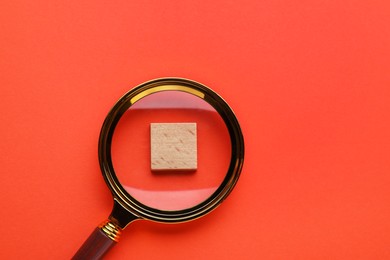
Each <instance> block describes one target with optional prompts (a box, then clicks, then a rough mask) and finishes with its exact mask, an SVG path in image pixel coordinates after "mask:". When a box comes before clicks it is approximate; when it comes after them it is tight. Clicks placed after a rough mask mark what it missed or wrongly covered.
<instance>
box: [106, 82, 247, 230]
mask: <svg viewBox="0 0 390 260" xmlns="http://www.w3.org/2000/svg"><path fill="white" fill-rule="evenodd" d="M243 157H244V144H243V137H242V134H241V130H240V127H239V124H238V122H237V119H236V117H235V116H234V113H233V111H232V110H231V109H230V107H229V106H228V105H227V104H226V102H225V101H224V100H223V99H222V98H221V97H219V96H218V95H217V94H216V93H215V92H213V91H212V90H210V89H209V88H207V87H205V86H204V85H202V84H200V83H197V82H194V81H190V80H186V79H178V78H164V79H157V80H154V81H150V82H146V83H144V84H142V85H140V86H138V87H136V88H135V89H133V90H131V91H129V92H128V93H126V94H125V95H124V96H123V97H122V98H121V99H120V100H119V101H118V102H117V103H116V105H115V106H114V107H113V109H112V110H111V111H110V112H109V114H108V116H107V118H106V120H105V122H104V124H103V127H102V131H101V135H100V139H99V161H100V165H101V169H102V172H103V175H104V177H105V180H106V182H107V184H108V186H109V188H110V189H111V191H112V193H113V196H114V199H115V200H116V201H117V202H119V203H120V204H121V205H122V206H123V207H124V208H126V209H127V210H128V211H130V212H131V213H133V214H134V215H136V216H137V217H140V218H144V219H150V220H156V221H164V222H180V221H187V220H190V219H193V218H196V217H199V216H201V215H203V214H205V213H207V212H209V211H210V210H212V209H214V208H215V207H216V206H217V205H219V203H220V202H222V200H223V199H224V198H225V197H226V196H227V195H228V194H229V193H230V191H231V189H232V188H233V187H234V185H235V183H236V182H237V180H238V177H239V174H240V171H241V168H242V164H243Z"/></svg>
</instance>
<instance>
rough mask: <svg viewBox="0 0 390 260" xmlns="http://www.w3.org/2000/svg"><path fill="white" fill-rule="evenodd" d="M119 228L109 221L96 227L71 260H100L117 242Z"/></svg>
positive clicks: (119, 232)
mask: <svg viewBox="0 0 390 260" xmlns="http://www.w3.org/2000/svg"><path fill="white" fill-rule="evenodd" d="M120 234H121V228H120V227H118V226H117V225H115V224H114V223H112V222H111V221H110V220H107V221H105V222H103V223H102V224H101V225H100V226H99V227H97V228H96V229H95V230H94V231H93V232H92V234H91V235H90V236H89V237H88V239H87V240H86V241H85V242H84V244H83V245H82V246H81V247H80V249H79V250H78V251H77V252H76V254H75V255H74V256H73V258H72V259H73V260H81V259H83V260H86V259H101V258H102V257H103V255H104V254H105V253H107V252H108V250H109V249H110V248H112V247H113V246H114V245H116V243H117V242H118V241H119V237H120Z"/></svg>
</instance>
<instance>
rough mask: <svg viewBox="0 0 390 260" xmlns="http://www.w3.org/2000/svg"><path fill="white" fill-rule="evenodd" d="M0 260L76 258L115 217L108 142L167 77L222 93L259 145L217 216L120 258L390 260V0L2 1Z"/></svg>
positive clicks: (137, 234) (148, 226)
mask: <svg viewBox="0 0 390 260" xmlns="http://www.w3.org/2000/svg"><path fill="white" fill-rule="evenodd" d="M0 6H1V8H0V10H1V15H0V35H1V40H0V73H1V74H0V88H1V96H0V101H1V102H0V109H1V121H0V122H1V127H0V131H1V132H0V134H1V135H0V136H1V140H2V141H1V149H0V160H1V161H0V163H1V166H2V167H1V173H2V174H1V180H2V184H3V185H2V189H1V213H2V214H1V216H2V220H1V224H0V228H1V230H2V235H1V236H0V237H1V238H0V240H1V243H0V244H1V250H0V258H1V259H25V258H28V259H69V258H70V256H72V254H73V253H74V252H76V250H77V249H78V247H79V246H80V245H81V244H82V242H83V241H84V240H85V239H86V238H87V236H88V235H89V233H90V232H92V231H93V229H94V228H95V226H96V225H97V224H99V223H100V222H101V221H103V220H104V219H105V218H106V217H107V216H108V214H109V212H110V210H111V206H112V202H111V197H110V193H109V192H108V190H107V188H106V186H105V184H104V182H103V179H102V178H101V176H100V171H99V166H98V161H97V140H98V134H99V131H100V127H101V124H102V122H103V120H104V118H105V116H106V114H107V112H108V110H109V109H110V107H111V106H112V105H113V103H114V102H115V101H116V100H117V99H118V98H119V97H120V96H121V95H122V94H123V93H125V92H126V91H127V90H128V89H130V88H131V87H132V86H134V85H137V84H139V83H141V82H144V81H146V80H149V79H153V78H156V77H162V76H180V77H187V78H191V79H194V80H197V81H199V82H202V83H204V84H206V85H209V86H210V87H211V88H213V89H215V90H216V91H217V92H218V93H220V94H221V95H222V96H223V97H224V98H225V99H226V100H227V101H228V102H229V104H231V106H232V107H233V108H234V110H235V112H236V114H237V116H238V118H239V120H240V122H241V125H242V128H243V132H244V134H245V141H246V161H245V166H244V169H243V173H242V177H241V179H240V180H239V183H238V185H237V186H236V189H235V190H234V191H233V192H232V194H231V196H230V197H229V198H228V199H227V200H226V201H225V202H224V203H223V204H222V205H221V207H219V208H218V209H217V210H216V211H214V212H213V213H212V214H209V215H208V216H206V217H204V218H202V219H199V220H197V221H194V222H191V223H186V224H180V225H161V224H155V223H149V222H142V221H139V222H136V223H134V224H132V225H130V226H129V227H128V228H127V229H126V230H125V232H124V234H123V237H122V240H121V242H120V243H119V244H118V245H117V246H116V248H114V249H113V250H112V251H111V252H110V253H109V255H108V256H107V259H126V258H127V259H129V258H131V259H156V258H157V257H158V259H184V258H185V259H390V246H389V245H390V221H389V219H390V190H389V185H390V162H389V154H390V134H389V133H390V121H389V120H390V116H389V115H390V87H389V86H390V73H389V69H390V27H389V25H390V16H389V13H390V4H389V2H388V1H236V2H234V1H233V2H226V1H204V2H187V1H148V2H145V1H142V2H141V1H140V2H135V1H111V2H101V1H55V0H54V1H18V0H16V1H3V2H2V3H1V4H0Z"/></svg>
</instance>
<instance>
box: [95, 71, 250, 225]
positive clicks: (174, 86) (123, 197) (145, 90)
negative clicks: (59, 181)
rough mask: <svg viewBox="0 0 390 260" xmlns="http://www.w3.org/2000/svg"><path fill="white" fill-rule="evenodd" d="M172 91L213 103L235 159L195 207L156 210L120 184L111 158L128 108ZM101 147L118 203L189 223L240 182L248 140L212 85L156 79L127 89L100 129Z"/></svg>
mask: <svg viewBox="0 0 390 260" xmlns="http://www.w3.org/2000/svg"><path fill="white" fill-rule="evenodd" d="M170 90H175V91H183V92H186V93H189V94H192V95H196V96H198V97H199V98H202V99H203V100H205V101H206V102H207V103H209V104H210V105H211V106H212V107H213V108H214V109H215V110H216V111H217V112H218V113H219V115H220V116H221V117H222V119H223V120H224V122H225V125H226V127H227V129H228V132H229V135H230V140H231V160H230V164H229V168H228V172H227V174H226V176H225V178H224V180H223V181H222V183H221V185H220V186H219V187H218V189H217V190H216V191H215V192H214V193H213V194H212V195H211V196H210V197H209V198H208V199H207V200H205V201H204V202H202V203H200V204H198V205H196V206H194V207H192V208H188V209H183V210H177V211H164V210H159V209H154V208H151V207H148V206H146V205H144V204H142V203H140V202H139V201H137V200H136V199H135V198H133V197H132V196H131V195H130V194H129V193H128V192H127V191H126V190H125V189H124V188H123V187H122V185H121V184H120V182H119V180H118V178H117V176H116V174H115V171H114V167H113V164H112V158H111V144H112V137H113V135H114V131H115V127H116V125H117V124H118V122H119V120H120V118H121V117H122V115H123V114H124V113H125V112H126V111H127V109H129V108H130V107H131V106H132V105H133V104H134V103H135V102H137V101H138V100H139V99H142V98H143V97H145V96H147V95H149V94H153V93H157V92H160V91H170ZM98 146H99V149H98V155H99V164H100V168H101V171H102V174H103V177H104V180H105V182H106V184H107V186H108V187H109V189H110V191H111V193H112V195H113V197H114V200H115V202H116V203H118V204H120V206H121V207H122V208H124V209H125V210H126V211H128V212H129V213H131V214H132V215H133V216H134V217H135V218H138V219H147V220H152V221H158V222H185V221H189V220H193V219H196V218H199V217H201V216H203V215H205V214H207V213H208V212H210V211H211V210H213V209H215V208H216V207H217V206H218V205H219V204H220V203H221V202H222V201H223V200H224V199H225V198H226V197H227V196H228V195H229V193H230V192H231V190H232V189H233V187H234V186H235V184H236V183H237V180H238V178H239V176H240V173H241V169H242V166H243V162H244V139H243V135H242V132H241V128H240V125H239V123H238V121H237V118H236V116H235V115H234V112H233V110H232V109H231V108H230V107H229V105H228V104H227V103H226V102H225V101H224V100H223V99H222V98H221V97H220V96H219V95H218V94H216V93H215V92H214V91H213V90H211V89H210V88H208V87H206V86H205V85H203V84H201V83H198V82H195V81H192V80H188V79H183V78H160V79H155V80H152V81H148V82H145V83H143V84H141V85H139V86H137V87H135V88H133V89H131V90H130V91H129V92H127V93H126V94H125V95H124V96H123V97H121V98H120V99H119V100H118V101H117V102H116V104H115V105H114V107H113V108H112V109H111V110H110V112H109V113H108V115H107V117H106V119H105V121H104V123H103V126H102V129H101V132H100V137H99V144H98ZM115 205H117V204H115ZM114 208H115V207H114Z"/></svg>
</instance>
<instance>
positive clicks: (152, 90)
mask: <svg viewBox="0 0 390 260" xmlns="http://www.w3.org/2000/svg"><path fill="white" fill-rule="evenodd" d="M167 90H179V91H184V92H187V93H190V94H193V95H195V96H198V97H200V98H201V99H204V93H202V92H200V91H198V90H196V89H193V88H189V87H185V86H181V85H163V86H157V87H154V88H150V89H146V90H144V91H142V92H141V93H139V94H138V95H135V96H134V97H133V98H132V99H130V103H131V104H134V103H135V102H137V101H138V100H140V99H141V98H144V97H146V96H148V95H150V94H153V93H155V92H160V91H167Z"/></svg>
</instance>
